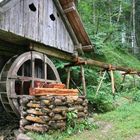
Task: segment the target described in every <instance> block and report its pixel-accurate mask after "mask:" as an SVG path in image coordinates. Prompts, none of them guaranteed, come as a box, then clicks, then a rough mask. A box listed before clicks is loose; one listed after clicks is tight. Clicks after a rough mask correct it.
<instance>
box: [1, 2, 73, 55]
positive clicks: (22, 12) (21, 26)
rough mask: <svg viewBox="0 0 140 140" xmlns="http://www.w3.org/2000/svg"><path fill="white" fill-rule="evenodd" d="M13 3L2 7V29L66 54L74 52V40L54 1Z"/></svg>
mask: <svg viewBox="0 0 140 140" xmlns="http://www.w3.org/2000/svg"><path fill="white" fill-rule="evenodd" d="M11 1H12V4H11V3H10V2H11ZM11 1H10V2H9V3H8V4H7V5H5V6H4V7H2V9H3V13H0V29H2V30H5V31H10V32H12V33H15V34H17V35H20V36H22V37H25V38H28V39H31V40H34V41H37V42H40V43H43V44H45V45H48V46H51V47H55V48H57V49H60V50H63V51H66V52H70V53H72V52H73V49H74V45H73V42H72V39H71V37H70V35H69V33H68V31H67V30H66V28H65V25H64V23H63V21H62V19H61V17H60V16H59V14H58V13H57V10H56V8H55V6H54V3H53V1H52V0H11ZM31 3H34V5H35V6H36V11H35V12H33V11H31V10H30V8H29V5H30V4H31ZM51 14H53V15H54V16H55V21H52V20H51V18H50V15H51Z"/></svg>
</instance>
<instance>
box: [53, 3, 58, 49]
mask: <svg viewBox="0 0 140 140" xmlns="http://www.w3.org/2000/svg"><path fill="white" fill-rule="evenodd" d="M52 5H53V14H54V17H55V21H53V41H52V42H53V46H55V47H56V48H57V46H56V31H57V18H58V17H57V10H56V8H55V5H54V3H53V2H52Z"/></svg>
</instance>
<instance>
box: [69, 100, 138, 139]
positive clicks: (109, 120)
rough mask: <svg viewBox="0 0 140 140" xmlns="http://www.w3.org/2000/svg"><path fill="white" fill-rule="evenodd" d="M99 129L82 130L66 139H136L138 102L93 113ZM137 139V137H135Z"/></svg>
mask: <svg viewBox="0 0 140 140" xmlns="http://www.w3.org/2000/svg"><path fill="white" fill-rule="evenodd" d="M93 117H94V119H95V121H96V122H99V129H93V130H92V131H88V132H87V131H84V132H83V133H80V134H77V135H73V136H71V137H69V138H68V139H67V140H85V139H89V140H92V139H97V140H126V139H136V138H135V136H139V132H140V119H139V118H140V103H138V102H133V103H131V104H130V103H126V104H124V105H122V106H120V107H118V108H117V109H115V110H114V111H111V112H107V113H104V114H99V115H93ZM137 139H139V137H138V138H137Z"/></svg>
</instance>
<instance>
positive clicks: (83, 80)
mask: <svg viewBox="0 0 140 140" xmlns="http://www.w3.org/2000/svg"><path fill="white" fill-rule="evenodd" d="M81 80H82V86H83V96H86V82H85V72H84V67H83V65H81Z"/></svg>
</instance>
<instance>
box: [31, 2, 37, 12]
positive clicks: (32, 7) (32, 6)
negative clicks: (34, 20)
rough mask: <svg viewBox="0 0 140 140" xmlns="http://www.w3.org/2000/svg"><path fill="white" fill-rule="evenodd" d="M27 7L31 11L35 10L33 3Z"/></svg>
mask: <svg viewBox="0 0 140 140" xmlns="http://www.w3.org/2000/svg"><path fill="white" fill-rule="evenodd" d="M29 9H30V10H31V11H33V12H35V11H36V6H35V5H34V3H31V4H29Z"/></svg>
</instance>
